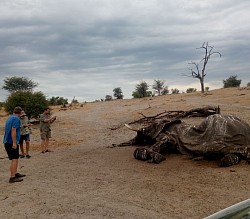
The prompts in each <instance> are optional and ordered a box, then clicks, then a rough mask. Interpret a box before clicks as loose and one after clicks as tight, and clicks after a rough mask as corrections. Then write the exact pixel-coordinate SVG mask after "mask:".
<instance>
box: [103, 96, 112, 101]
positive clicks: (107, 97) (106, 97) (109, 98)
mask: <svg viewBox="0 0 250 219" xmlns="http://www.w3.org/2000/svg"><path fill="white" fill-rule="evenodd" d="M110 100H113V98H112V96H111V95H106V96H105V101H110Z"/></svg>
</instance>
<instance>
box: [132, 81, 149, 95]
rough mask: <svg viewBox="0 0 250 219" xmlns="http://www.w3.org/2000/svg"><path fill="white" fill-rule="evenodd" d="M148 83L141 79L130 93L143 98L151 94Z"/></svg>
mask: <svg viewBox="0 0 250 219" xmlns="http://www.w3.org/2000/svg"><path fill="white" fill-rule="evenodd" d="M148 88H149V85H148V84H147V82H145V81H141V82H140V83H139V84H137V85H136V87H135V91H134V92H133V93H132V96H133V97H134V98H143V97H150V96H152V92H151V91H148Z"/></svg>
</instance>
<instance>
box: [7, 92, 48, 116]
mask: <svg viewBox="0 0 250 219" xmlns="http://www.w3.org/2000/svg"><path fill="white" fill-rule="evenodd" d="M16 106H20V107H22V109H23V110H24V111H25V113H26V114H27V116H28V117H29V118H38V117H39V115H40V113H41V112H42V111H43V109H44V108H46V107H48V101H47V100H46V97H45V95H44V94H43V93H42V92H32V91H17V92H13V93H12V94H11V95H10V96H9V97H8V98H7V100H6V101H5V104H4V108H5V111H6V112H7V113H9V114H12V113H13V110H14V108H15V107H16Z"/></svg>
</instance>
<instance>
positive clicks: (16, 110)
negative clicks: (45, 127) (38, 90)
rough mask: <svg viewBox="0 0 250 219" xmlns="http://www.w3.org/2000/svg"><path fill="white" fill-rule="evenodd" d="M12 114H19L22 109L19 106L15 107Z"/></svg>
mask: <svg viewBox="0 0 250 219" xmlns="http://www.w3.org/2000/svg"><path fill="white" fill-rule="evenodd" d="M13 113H15V114H21V113H22V108H21V107H20V106H16V107H15V109H14V110H13Z"/></svg>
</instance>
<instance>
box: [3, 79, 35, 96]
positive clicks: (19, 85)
mask: <svg viewBox="0 0 250 219" xmlns="http://www.w3.org/2000/svg"><path fill="white" fill-rule="evenodd" d="M3 82H4V85H3V87H2V89H4V90H7V91H9V92H11V93H12V92H15V91H32V90H33V89H34V88H35V87H37V86H38V83H36V82H34V81H32V80H29V79H28V78H26V77H7V78H5V79H4V80H3Z"/></svg>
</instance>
